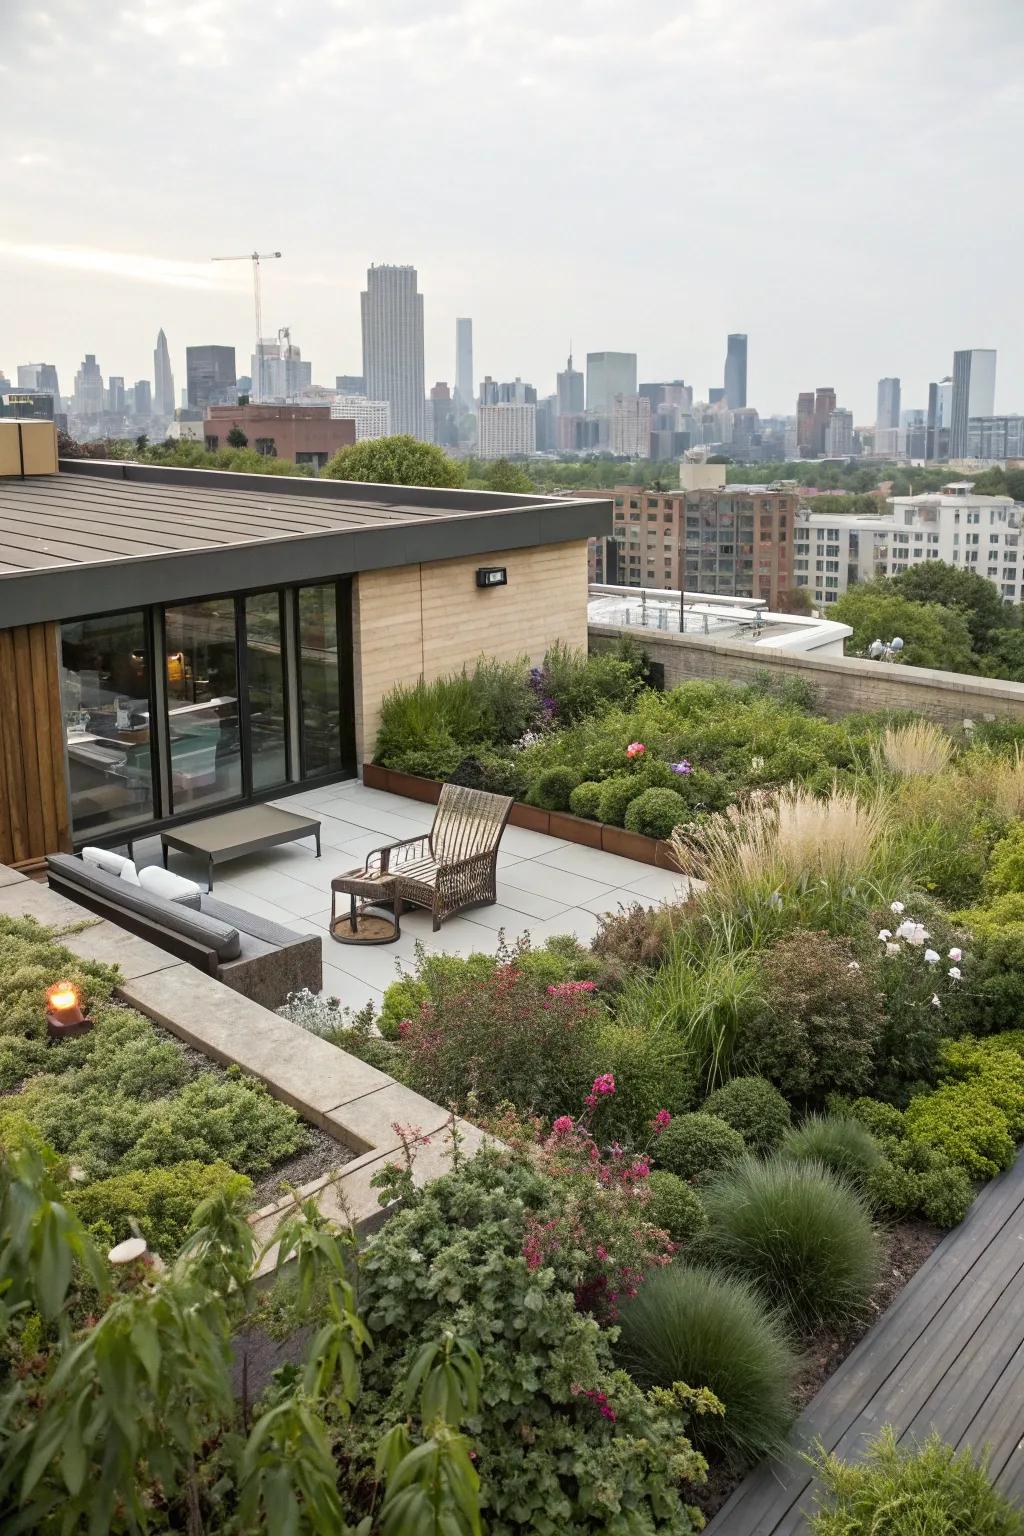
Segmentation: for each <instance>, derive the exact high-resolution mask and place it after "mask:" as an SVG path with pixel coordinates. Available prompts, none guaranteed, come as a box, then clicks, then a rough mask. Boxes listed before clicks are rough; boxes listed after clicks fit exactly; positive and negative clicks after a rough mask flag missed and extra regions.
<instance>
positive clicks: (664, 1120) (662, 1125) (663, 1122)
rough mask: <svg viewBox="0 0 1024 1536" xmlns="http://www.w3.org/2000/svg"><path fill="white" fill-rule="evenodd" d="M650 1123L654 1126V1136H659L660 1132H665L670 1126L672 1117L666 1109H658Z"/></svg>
mask: <svg viewBox="0 0 1024 1536" xmlns="http://www.w3.org/2000/svg"><path fill="white" fill-rule="evenodd" d="M651 1123H652V1125H653V1126H654V1134H655V1135H656V1136H660V1135H661V1133H662V1131H667V1130H668V1128H669V1126H670V1125H671V1124H672V1116H671V1115H670V1114H669V1112H668V1110H667V1109H659V1110H658V1113H657V1114H656V1115H655V1117H654V1119H653V1121H652V1122H651Z"/></svg>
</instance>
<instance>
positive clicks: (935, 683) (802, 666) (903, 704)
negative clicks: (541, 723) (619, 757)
mask: <svg viewBox="0 0 1024 1536" xmlns="http://www.w3.org/2000/svg"><path fill="white" fill-rule="evenodd" d="M624 634H629V635H632V636H633V638H634V639H636V640H637V641H638V642H639V643H640V644H641V645H642V646H643V648H644V650H645V651H646V652H647V654H648V655H649V656H650V658H651V660H652V661H653V662H656V663H658V664H659V665H660V666H662V667H664V669H665V687H666V688H675V687H677V686H678V685H679V684H680V683H686V682H690V681H692V680H693V679H694V678H703V679H709V680H718V681H725V682H733V683H748V682H750V681H751V680H752V679H753V678H754V677H755V676H757V674H758V673H764V672H770V673H771V675H772V676H773V677H774V676H786V677H798V678H802V679H803V681H804V682H807V683H810V684H811V685H812V686H813V687H814V688H816V689H817V692H818V705H819V708H820V709H821V710H822V712H823V713H824V714H826V715H828V716H829V717H830V718H831V719H833V720H839V719H842V717H843V716H844V715H851V714H859V713H861V712H862V711H867V710H877V709H911V710H914V711H915V712H916V713H917V714H921V715H926V716H927V717H928V718H929V719H930V720H934V721H936V722H937V724H939V725H946V726H961V725H963V722H964V721H965V720H973V721H981V720H989V719H1006V720H1024V683H1006V682H1001V681H998V680H996V679H994V678H990V677H972V676H969V675H967V674H965V673H961V672H939V671H935V670H933V669H932V668H931V667H907V666H900V665H893V664H890V663H888V662H878V661H861V660H859V659H857V658H855V657H852V656H842V657H840V656H828V657H818V656H815V655H808V654H806V653H802V652H799V651H789V650H787V651H780V650H776V649H773V648H772V647H769V646H764V645H746V644H744V643H743V642H742V641H739V640H714V639H711V638H705V637H704V636H703V635H676V634H662V633H660V632H657V631H651V630H623V629H618V628H611V627H608V626H604V625H595V624H591V625H590V627H589V637H590V649H591V650H592V651H598V650H606V649H608V648H609V647H610V646H612V645H614V644H615V643H616V642H617V641H618V640H619V638H620V637H621V636H622V635H624Z"/></svg>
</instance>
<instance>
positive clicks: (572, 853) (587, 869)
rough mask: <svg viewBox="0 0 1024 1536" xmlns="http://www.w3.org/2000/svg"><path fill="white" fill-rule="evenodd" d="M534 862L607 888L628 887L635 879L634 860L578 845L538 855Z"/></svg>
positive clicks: (565, 844) (572, 844) (569, 845)
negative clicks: (593, 881)
mask: <svg viewBox="0 0 1024 1536" xmlns="http://www.w3.org/2000/svg"><path fill="white" fill-rule="evenodd" d="M534 863H535V864H543V865H545V866H547V867H549V868H551V869H561V870H565V872H566V873H567V874H570V875H583V876H585V878H586V879H588V880H597V881H599V882H600V883H601V884H602V885H608V886H620V885H628V884H629V882H630V880H635V879H636V876H637V864H636V860H635V859H623V858H620V857H619V855H618V854H617V853H605V851H604V850H603V849H602V848H584V847H582V846H580V844H578V843H563V844H562V846H561V847H560V848H554V849H552V851H551V852H550V853H542V854H540V855H539V856H538V857H537V858H536V859H535V860H534ZM640 867H641V868H648V867H652V866H646V865H641V866H640Z"/></svg>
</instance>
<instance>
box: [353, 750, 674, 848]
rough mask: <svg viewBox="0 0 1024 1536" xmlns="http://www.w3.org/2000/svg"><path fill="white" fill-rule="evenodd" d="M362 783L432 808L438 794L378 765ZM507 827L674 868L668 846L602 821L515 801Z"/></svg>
mask: <svg viewBox="0 0 1024 1536" xmlns="http://www.w3.org/2000/svg"><path fill="white" fill-rule="evenodd" d="M363 783H364V784H365V785H366V787H367V789H383V790H387V791H388V792H389V793H390V794H392V795H405V796H406V798H407V799H409V800H424V801H426V802H427V803H428V804H430V805H436V804H437V801H438V798H439V797H440V794H441V784H440V782H439V780H437V779H422V778H420V777H419V775H418V774H415V773H401V772H399V770H398V769H396V768H382V767H380V765H379V764H378V763H364V764H363ZM508 824H509V826H510V827H525V828H526V830H527V831H528V832H543V833H544V834H545V835H546V836H548V837H557V838H560V839H561V841H562V842H564V843H579V844H580V845H581V846H582V847H584V848H600V849H602V850H603V851H604V852H605V853H616V854H618V856H619V857H620V858H622V859H633V860H635V861H636V863H638V864H653V865H655V866H656V867H657V868H658V869H676V868H678V866H677V864H676V861H675V858H674V857H673V854H672V845H671V844H670V843H667V842H663V841H661V840H659V839H658V838H656V837H644V836H643V835H642V833H640V832H627V831H625V830H624V828H622V827H610V826H607V825H606V824H605V823H604V822H602V821H587V820H586V819H585V818H584V817H582V816H571V815H570V814H569V813H568V811H544V810H541V808H540V806H537V805H524V804H523V802H522V801H521V800H517V801H516V802H515V804H514V805H513V807H512V814H511V815H510V816H509V819H508Z"/></svg>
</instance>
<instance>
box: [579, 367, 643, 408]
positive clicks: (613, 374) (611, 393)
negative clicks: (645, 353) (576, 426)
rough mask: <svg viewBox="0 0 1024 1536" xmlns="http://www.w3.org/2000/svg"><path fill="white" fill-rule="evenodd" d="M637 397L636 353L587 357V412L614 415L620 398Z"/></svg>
mask: <svg viewBox="0 0 1024 1536" xmlns="http://www.w3.org/2000/svg"><path fill="white" fill-rule="evenodd" d="M635 394H636V353H635V352H588V353H587V410H588V411H597V412H598V414H599V415H601V416H610V415H611V414H612V405H613V403H614V401H615V396H616V395H635Z"/></svg>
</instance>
